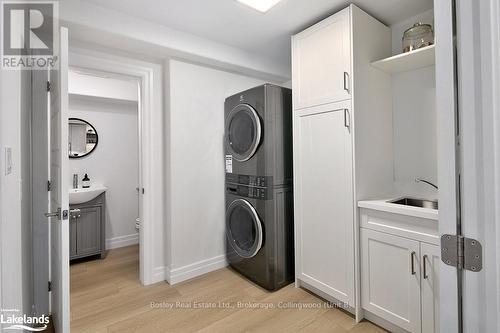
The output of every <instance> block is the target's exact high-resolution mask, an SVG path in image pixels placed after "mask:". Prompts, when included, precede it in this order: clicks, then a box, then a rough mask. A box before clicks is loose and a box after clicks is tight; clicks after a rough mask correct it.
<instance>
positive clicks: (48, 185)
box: [47, 180, 52, 192]
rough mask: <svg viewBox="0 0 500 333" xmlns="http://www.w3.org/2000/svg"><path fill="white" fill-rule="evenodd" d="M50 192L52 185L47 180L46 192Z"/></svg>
mask: <svg viewBox="0 0 500 333" xmlns="http://www.w3.org/2000/svg"><path fill="white" fill-rule="evenodd" d="M51 190H52V183H51V182H50V180H47V191H49V192H50V191H51Z"/></svg>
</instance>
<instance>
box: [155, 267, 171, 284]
mask: <svg viewBox="0 0 500 333" xmlns="http://www.w3.org/2000/svg"><path fill="white" fill-rule="evenodd" d="M166 272H167V267H165V266H159V267H155V268H154V270H153V278H152V279H151V284H153V283H157V282H161V281H165V280H167V278H166Z"/></svg>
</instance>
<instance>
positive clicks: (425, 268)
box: [422, 254, 429, 280]
mask: <svg viewBox="0 0 500 333" xmlns="http://www.w3.org/2000/svg"><path fill="white" fill-rule="evenodd" d="M427 258H428V257H427V254H426V255H424V257H423V258H422V260H423V262H424V263H423V265H424V279H425V280H427V278H428V277H429V275H427V264H426V263H425V262H426V261H427Z"/></svg>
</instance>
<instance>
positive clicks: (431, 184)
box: [415, 178, 439, 190]
mask: <svg viewBox="0 0 500 333" xmlns="http://www.w3.org/2000/svg"><path fill="white" fill-rule="evenodd" d="M415 182H416V183H426V184H427V185H430V186H432V187H434V188H435V189H436V190H439V188H438V187H437V185H435V184H433V183H431V182H430V181H428V180H425V179H420V178H415Z"/></svg>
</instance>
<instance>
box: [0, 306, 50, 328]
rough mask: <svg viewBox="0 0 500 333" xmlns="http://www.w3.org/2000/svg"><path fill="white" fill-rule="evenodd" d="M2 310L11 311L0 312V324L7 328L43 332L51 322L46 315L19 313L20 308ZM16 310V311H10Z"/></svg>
mask: <svg viewBox="0 0 500 333" xmlns="http://www.w3.org/2000/svg"><path fill="white" fill-rule="evenodd" d="M2 312H9V314H5V313H2V314H0V324H1V325H2V327H3V329H5V330H20V331H22V330H26V331H30V332H42V331H45V330H46V329H47V325H48V324H49V317H48V316H46V315H41V316H28V315H25V314H23V315H21V314H18V313H19V312H20V311H19V310H17V309H16V310H2ZM10 312H15V313H10Z"/></svg>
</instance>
